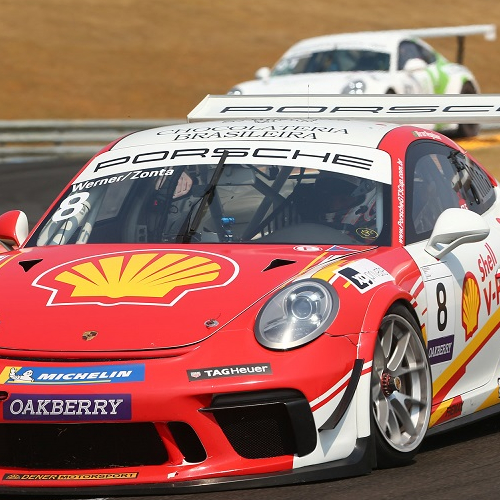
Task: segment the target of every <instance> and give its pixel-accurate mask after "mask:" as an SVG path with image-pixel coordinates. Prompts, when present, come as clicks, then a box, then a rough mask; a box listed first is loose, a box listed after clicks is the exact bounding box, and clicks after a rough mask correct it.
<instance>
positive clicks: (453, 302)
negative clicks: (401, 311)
mask: <svg viewBox="0 0 500 500" xmlns="http://www.w3.org/2000/svg"><path fill="white" fill-rule="evenodd" d="M407 176H408V177H407V186H406V187H407V206H406V208H407V210H406V228H407V233H406V242H407V246H406V248H407V250H408V252H409V253H410V255H411V256H412V257H413V259H414V260H415V262H416V263H417V265H418V266H419V268H420V270H421V275H422V281H423V284H424V294H425V301H426V310H425V313H424V319H425V332H426V336H427V339H426V341H427V346H428V352H429V361H430V363H431V366H432V375H433V380H434V391H435V393H439V392H440V391H441V393H442V396H443V397H446V398H451V397H454V396H457V395H459V394H463V393H464V392H466V391H469V390H472V389H475V388H477V387H479V386H481V385H483V384H485V383H486V382H488V381H489V380H490V379H491V377H492V376H494V375H495V370H496V369H497V364H498V359H499V352H500V334H498V333H496V324H497V323H498V319H497V318H496V314H497V310H498V309H499V304H500V280H498V279H497V275H498V274H499V270H500V224H499V221H498V220H497V217H496V216H495V215H494V214H493V213H492V212H493V208H492V207H493V205H494V202H495V190H494V189H493V187H492V185H491V182H490V181H489V179H488V177H487V176H486V174H485V173H484V171H483V170H482V169H481V168H480V167H479V166H477V165H476V164H474V163H472V162H470V161H469V160H467V159H466V158H465V157H464V156H463V155H462V154H461V153H459V152H458V151H455V150H453V149H451V148H449V147H448V146H445V145H444V144H438V143H436V142H433V141H417V142H415V143H413V144H412V145H411V146H410V148H409V150H408V156H407ZM447 208H463V209H465V210H473V211H475V212H477V213H479V214H481V215H482V216H483V218H484V219H485V220H486V222H487V224H488V225H489V227H490V233H489V235H488V237H487V238H486V239H484V240H482V241H479V242H476V243H466V244H462V245H460V246H458V247H456V248H455V249H454V250H452V251H451V252H449V253H448V254H446V255H444V256H443V257H442V258H441V259H439V260H438V259H435V258H434V257H432V256H431V255H429V254H428V253H427V252H426V251H425V245H426V243H427V240H428V238H429V236H430V234H431V232H432V229H433V228H434V225H435V222H436V220H437V218H438V217H439V215H440V214H441V213H442V212H443V211H444V210H446V209H447Z"/></svg>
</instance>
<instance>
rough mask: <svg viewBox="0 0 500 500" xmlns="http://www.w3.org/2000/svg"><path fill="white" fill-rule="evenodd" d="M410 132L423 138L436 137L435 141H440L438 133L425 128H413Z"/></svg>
mask: <svg viewBox="0 0 500 500" xmlns="http://www.w3.org/2000/svg"><path fill="white" fill-rule="evenodd" d="M412 134H413V135H414V136H415V137H419V138H424V139H436V140H437V141H441V140H442V139H441V137H440V136H439V135H438V134H435V133H434V132H430V131H427V130H425V131H424V130H414V131H413V132H412Z"/></svg>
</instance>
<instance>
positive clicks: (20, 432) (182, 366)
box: [0, 336, 372, 495]
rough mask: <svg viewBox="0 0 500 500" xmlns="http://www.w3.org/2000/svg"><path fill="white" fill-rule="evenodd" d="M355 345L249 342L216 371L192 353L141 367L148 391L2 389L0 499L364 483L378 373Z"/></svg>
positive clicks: (216, 364) (130, 387)
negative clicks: (274, 347)
mask: <svg viewBox="0 0 500 500" xmlns="http://www.w3.org/2000/svg"><path fill="white" fill-rule="evenodd" d="M354 337H356V336H354ZM356 340H357V337H356V338H348V337H336V338H332V337H328V336H324V337H323V338H321V339H318V340H317V341H315V342H313V343H312V344H310V345H309V346H306V347H304V348H302V349H298V350H296V351H292V352H289V353H270V352H269V351H266V350H264V349H261V348H257V349H256V348H255V343H252V344H251V345H252V346H253V348H251V345H250V344H249V345H248V346H245V345H244V342H242V345H241V346H240V349H238V352H239V354H235V353H234V352H233V353H227V354H224V353H223V352H222V351H219V356H218V357H217V361H215V360H213V362H210V360H208V362H207V358H206V351H205V350H204V349H199V350H196V349H194V350H193V351H192V352H191V353H189V354H187V355H186V354H183V355H182V356H180V357H177V358H176V357H172V358H167V359H154V360H145V361H144V363H143V364H144V365H145V367H144V368H145V370H144V373H145V376H144V380H142V381H141V380H136V381H134V382H120V383H113V382H111V383H107V384H97V383H96V384H93V383H92V384H85V383H76V381H75V380H74V379H72V380H71V382H72V383H69V384H66V385H64V384H62V383H61V379H59V380H57V381H55V380H53V379H51V380H47V377H46V382H47V383H45V384H44V385H36V384H27V383H26V384H22V383H21V384H4V385H3V386H1V387H0V390H2V391H3V392H2V393H1V394H3V395H4V400H3V401H0V409H1V412H2V414H1V420H0V442H1V443H3V445H2V447H0V493H6V492H8V493H9V494H26V493H35V492H42V493H44V494H45V493H48V492H50V494H62V495H64V494H68V493H72V492H74V491H76V489H78V490H79V491H80V493H81V490H82V488H83V489H85V491H86V492H87V491H88V492H89V493H91V494H100V493H101V492H102V493H103V494H120V493H124V492H131V491H134V492H136V493H141V492H149V493H151V492H153V491H154V492H156V491H157V492H158V493H160V492H168V491H172V492H174V491H175V492H177V491H179V490H195V491H203V490H205V489H218V490H219V489H237V488H247V487H261V486H265V485H269V486H270V485H275V484H287V483H294V482H303V481H306V480H307V481H317V480H322V479H330V478H335V477H346V476H351V475H359V474H363V473H367V472H369V470H370V469H371V465H372V460H371V455H370V453H368V451H369V446H368V443H369V432H366V425H360V422H362V421H363V420H364V421H366V418H368V417H367V415H368V414H369V405H368V399H369V377H370V373H369V372H370V363H369V362H368V363H363V361H361V360H358V361H356V353H357V342H356ZM246 347H248V349H247V348H246ZM252 349H253V350H252ZM213 352H217V351H213ZM332 353H335V357H336V358H337V361H336V362H335V363H332ZM263 356H266V357H263ZM229 360H231V364H229ZM2 363H3V364H4V365H6V363H5V361H3V362H2ZM128 363H129V364H130V361H129V362H128ZM16 364H17V366H19V364H21V365H22V364H23V363H21V362H18V363H16ZM139 364H142V363H139ZM24 365H26V363H24ZM34 365H35V367H36V365H37V364H36V363H35V364H34ZM38 365H40V366H45V365H47V363H38ZM68 366H71V365H68V364H64V367H65V368H68ZM99 366H100V365H98V364H95V365H93V367H92V368H93V369H94V370H95V372H96V373H97V371H98V368H99ZM207 366H208V367H209V368H206V367H207ZM6 367H7V368H8V366H7V365H6ZM62 367H63V366H62V364H60V365H58V364H51V369H52V370H53V371H56V369H62ZM73 367H74V370H75V372H76V370H77V369H79V370H80V371H82V366H80V365H78V366H76V365H74V364H73ZM116 367H117V370H119V367H120V365H119V364H117V365H116ZM223 367H224V368H223ZM266 367H267V368H266ZM3 371H5V368H4V369H3ZM46 371H47V372H48V370H46ZM1 372H2V370H1V369H0V373H1ZM204 373H210V377H204V376H203V374H204ZM200 374H201V375H200ZM219 374H221V376H220V377H219ZM79 380H80V379H79ZM80 381H81V380H80ZM55 382H58V383H55ZM103 385H105V387H103ZM110 387H112V389H110ZM116 388H118V389H116ZM1 394H0V397H1ZM96 400H98V401H101V403H100V406H99V405H91V406H88V405H87V406H85V405H83V406H82V404H81V401H94V402H95V401H96ZM358 400H359V401H363V402H364V401H366V405H364V404H360V403H359V401H358ZM40 401H42V403H40ZM47 401H48V402H47ZM55 401H62V403H57V404H55ZM106 401H107V402H110V401H113V402H114V403H113V404H111V405H107V406H106V404H105V402H106ZM118 401H122V402H123V404H124V403H125V402H127V401H128V402H129V404H130V413H127V412H124V413H120V412H119V411H118V408H119V406H118V404H119V403H118ZM61 408H63V409H66V413H64V412H63V413H64V414H63V413H61V411H62V410H61ZM54 409H56V410H57V411H55V412H54ZM112 409H115V410H116V411H115V413H114V414H113V412H112V411H111V410H112ZM51 412H52V413H55V414H53V415H51V414H50V413H51ZM78 412H80V415H75V413H78ZM89 412H90V413H89ZM92 412H94V413H97V414H96V415H94V414H91V413H92ZM360 415H361V416H360ZM365 424H366V422H365ZM363 429H364V430H363ZM1 450H5V451H4V452H2V451H1ZM74 489H75V490H74Z"/></svg>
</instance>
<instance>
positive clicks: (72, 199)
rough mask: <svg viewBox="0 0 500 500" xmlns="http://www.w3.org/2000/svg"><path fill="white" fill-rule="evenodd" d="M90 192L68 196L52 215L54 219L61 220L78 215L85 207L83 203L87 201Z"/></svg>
mask: <svg viewBox="0 0 500 500" xmlns="http://www.w3.org/2000/svg"><path fill="white" fill-rule="evenodd" d="M88 197H89V193H88V192H86V191H84V192H83V193H75V194H72V195H70V196H68V197H67V198H66V199H65V200H64V201H63V202H62V203H61V205H60V207H59V208H58V210H57V211H56V213H55V214H54V215H53V216H52V220H53V221H56V222H60V221H63V220H66V219H69V218H70V217H73V216H74V215H76V214H77V213H78V212H80V210H82V208H83V203H84V202H85V201H87V198H88Z"/></svg>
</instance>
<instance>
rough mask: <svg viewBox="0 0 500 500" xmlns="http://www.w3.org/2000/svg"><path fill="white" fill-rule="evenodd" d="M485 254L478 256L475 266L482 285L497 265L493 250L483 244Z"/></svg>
mask: <svg viewBox="0 0 500 500" xmlns="http://www.w3.org/2000/svg"><path fill="white" fill-rule="evenodd" d="M485 250H486V253H485V254H483V255H481V254H480V255H479V259H477V265H478V268H479V272H480V273H481V282H482V283H484V281H485V280H486V278H487V277H488V276H489V275H490V274H491V273H492V272H493V271H494V270H495V266H496V265H497V263H498V260H497V257H496V255H495V252H494V251H493V249H492V248H491V247H490V245H488V243H486V244H485Z"/></svg>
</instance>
